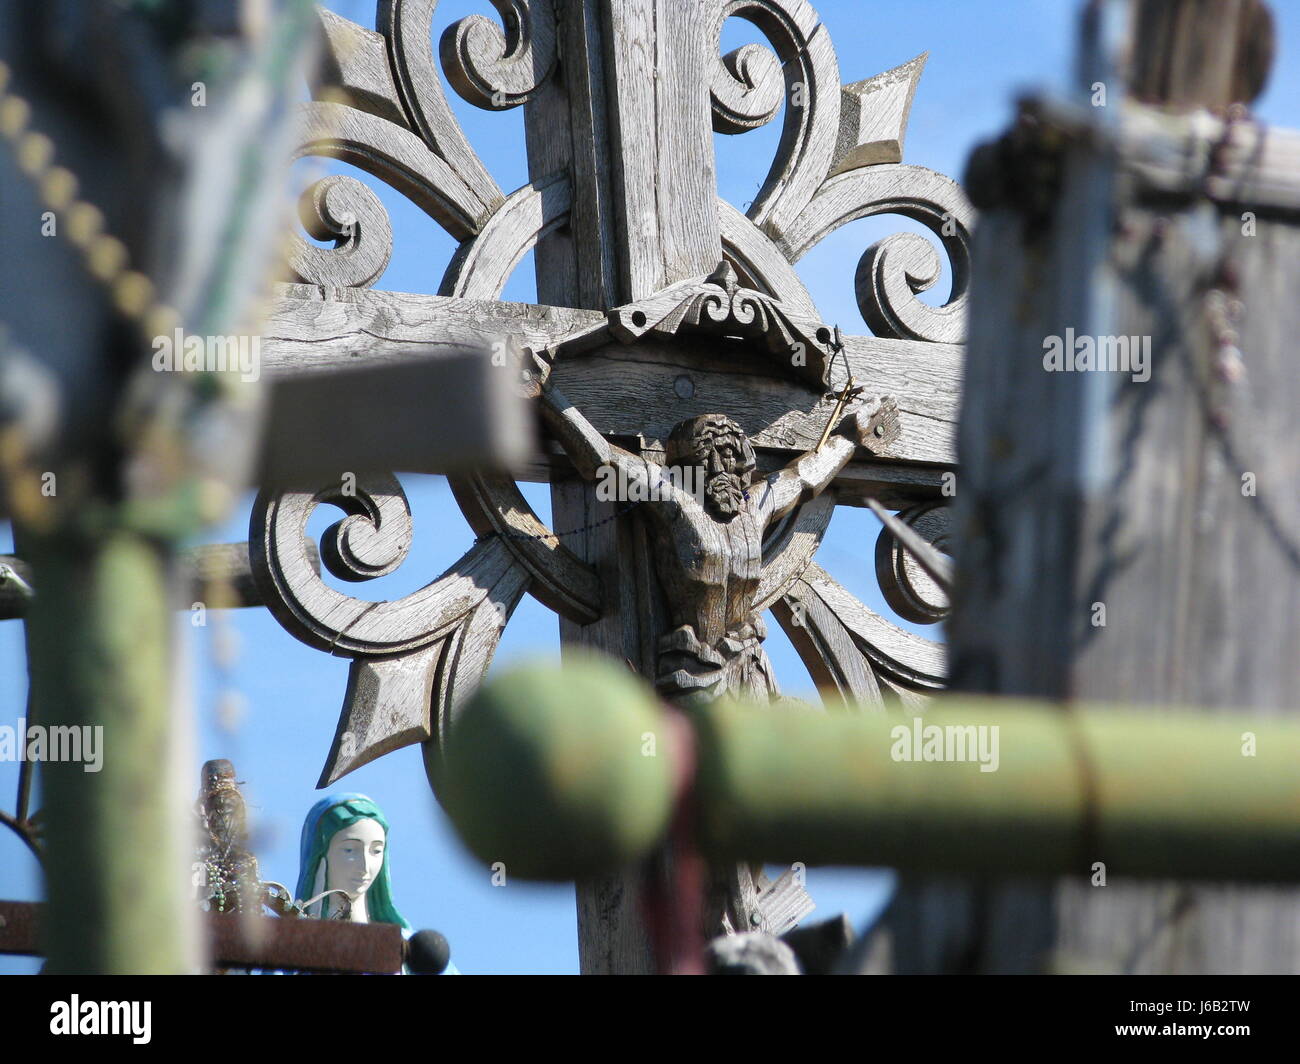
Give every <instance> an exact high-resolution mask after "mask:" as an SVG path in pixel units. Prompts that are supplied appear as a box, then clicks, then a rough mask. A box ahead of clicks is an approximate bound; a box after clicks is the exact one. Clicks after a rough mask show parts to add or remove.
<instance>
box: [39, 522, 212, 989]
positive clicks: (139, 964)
mask: <svg viewBox="0 0 1300 1064" xmlns="http://www.w3.org/2000/svg"><path fill="white" fill-rule="evenodd" d="M25 543H26V545H28V547H29V549H30V550H31V560H32V562H33V565H34V566H35V568H36V571H37V572H38V573H39V574H40V585H39V591H38V594H37V595H36V597H35V599H34V600H33V603H32V610H31V614H30V618H29V620H28V622H27V623H28V626H29V627H28V643H29V651H30V653H31V655H32V666H33V668H32V677H33V680H32V683H33V695H34V699H33V703H34V705H35V707H36V713H37V722H38V723H40V724H42V725H44V726H46V727H47V728H48V727H53V726H56V725H71V726H73V727H81V726H85V727H88V728H91V729H96V728H102V731H101V732H99V734H100V735H102V740H100V741H99V746H98V752H99V755H100V757H101V758H102V761H101V767H100V770H99V771H98V772H89V771H85V768H86V765H85V764H84V763H78V762H71V761H64V762H53V761H52V762H47V763H45V764H43V765H42V768H41V771H42V785H43V789H44V794H45V799H46V801H45V805H44V810H43V812H44V820H45V828H46V836H47V838H48V839H49V840H50V843H49V846H48V848H47V854H46V892H47V899H48V902H49V905H48V908H47V910H46V911H47V912H49V913H51V914H63V918H61V919H52V920H51V921H50V922H49V925H48V926H46V927H45V928H44V932H43V933H44V938H45V943H46V949H47V951H48V958H49V960H48V967H47V970H48V971H50V972H57V973H69V972H93V973H106V974H116V973H122V974H131V973H135V974H139V973H170V972H184V971H188V970H192V969H193V967H194V966H195V963H196V956H195V955H194V953H193V942H192V940H191V935H190V934H189V933H187V930H186V923H187V920H188V921H193V919H194V916H193V913H192V912H190V911H188V910H192V908H193V906H192V904H191V903H190V901H189V898H188V896H187V894H186V892H185V890H184V872H185V870H186V869H188V867H189V861H190V860H191V859H192V855H191V856H189V857H187V854H186V852H185V850H184V849H183V848H182V847H183V843H184V836H183V835H180V834H179V833H178V832H177V830H176V827H177V820H178V817H180V816H183V815H184V814H183V810H178V809H176V808H175V798H176V794H175V789H174V786H172V785H171V781H170V780H169V772H170V771H171V760H172V758H171V741H172V740H171V737H170V732H171V730H172V728H173V727H174V726H175V725H174V722H173V721H172V720H171V706H170V690H171V670H170V667H169V661H170V660H171V650H172V647H171V644H172V624H173V616H174V615H173V611H172V608H171V603H170V602H169V599H168V595H167V573H168V570H169V566H170V564H171V551H170V550H169V549H168V548H167V547H166V546H164V545H163V544H161V543H159V542H153V541H150V540H149V539H146V538H145V537H143V536H141V535H139V534H138V533H135V532H132V531H129V530H126V529H115V530H111V531H105V532H102V533H100V534H98V535H96V536H93V537H92V536H86V537H84V538H81V537H74V536H73V535H71V534H68V533H65V534H60V535H54V536H45V537H39V538H37V537H28V538H27V539H26V540H25ZM92 734H94V733H93V732H92ZM70 914H75V919H69V918H68V916H69V915H70Z"/></svg>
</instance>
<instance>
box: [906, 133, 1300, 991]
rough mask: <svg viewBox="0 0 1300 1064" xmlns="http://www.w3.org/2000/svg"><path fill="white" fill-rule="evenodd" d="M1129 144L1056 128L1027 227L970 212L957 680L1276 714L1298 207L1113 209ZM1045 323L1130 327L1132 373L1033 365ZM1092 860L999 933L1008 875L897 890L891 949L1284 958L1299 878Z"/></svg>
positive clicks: (1284, 665) (1137, 964)
mask: <svg viewBox="0 0 1300 1064" xmlns="http://www.w3.org/2000/svg"><path fill="white" fill-rule="evenodd" d="M1152 121H1153V122H1154V119H1152ZM1128 162H1131V159H1127V158H1125V157H1121V158H1119V159H1118V160H1115V161H1111V160H1110V159H1109V158H1108V157H1106V156H1095V155H1092V154H1091V153H1090V152H1089V151H1088V150H1087V149H1086V148H1085V147H1084V146H1083V145H1082V144H1079V143H1077V142H1076V143H1074V144H1073V145H1070V146H1067V148H1066V151H1065V155H1064V159H1063V162H1062V173H1063V175H1064V181H1063V186H1062V189H1061V192H1060V196H1059V199H1058V200H1057V201H1056V202H1055V203H1054V204H1052V206H1051V213H1050V216H1049V217H1048V218H1046V219H1043V220H1042V222H1043V224H1041V225H1038V226H1036V227H1033V226H1027V225H1026V222H1025V218H1024V216H1023V214H1022V213H1021V208H1022V206H1023V199H1024V197H1020V199H1021V201H1022V202H1021V203H1004V204H998V205H991V209H990V210H988V211H986V212H985V213H984V214H983V215H982V220H981V229H980V233H979V235H978V237H977V248H976V260H975V274H976V276H975V281H974V287H973V291H974V292H975V302H974V306H975V313H974V316H973V318H972V324H971V358H970V363H969V368H968V380H967V390H966V399H965V404H964V407H963V419H962V429H961V454H962V459H963V468H962V478H961V487H960V489H959V490H958V492H957V499H956V503H957V510H958V513H957V516H956V526H957V527H958V528H964V529H972V528H973V529H978V535H968V536H966V537H965V538H964V539H963V541H962V543H961V545H960V546H959V552H958V568H959V574H960V581H961V585H962V587H963V590H964V594H963V595H962V596H960V597H959V598H958V601H957V606H956V609H955V612H954V615H953V617H952V620H951V622H950V625H949V636H950V641H951V647H952V653H953V682H954V684H957V685H960V686H962V687H964V688H967V689H976V690H984V691H996V692H1003V693H1016V694H1041V695H1047V696H1050V697H1055V698H1061V699H1079V698H1089V699H1096V700H1108V701H1127V702H1137V703H1144V704H1151V705H1157V706H1164V705H1168V704H1176V703H1183V704H1188V705H1198V706H1202V707H1205V711H1206V712H1227V711H1229V710H1230V707H1235V706H1243V705H1244V706H1250V707H1253V708H1254V709H1255V710H1256V711H1257V712H1260V713H1278V714H1280V713H1284V712H1294V704H1295V690H1296V688H1297V685H1298V684H1300V659H1298V658H1297V656H1296V655H1295V654H1294V652H1293V648H1294V647H1295V646H1296V645H1300V613H1297V611H1296V608H1295V603H1296V602H1297V601H1298V600H1300V547H1297V542H1298V540H1297V535H1296V531H1295V530H1296V529H1297V528H1300V497H1298V496H1297V494H1296V491H1295V484H1296V482H1297V479H1298V478H1300V458H1298V457H1297V456H1298V455H1300V434H1298V433H1297V427H1296V422H1295V417H1294V412H1295V410H1296V408H1297V405H1298V404H1300V377H1297V375H1296V373H1295V370H1294V365H1293V362H1294V359H1293V357H1292V351H1291V348H1292V345H1291V342H1290V337H1291V335H1292V334H1293V333H1294V332H1295V328H1296V326H1297V325H1298V324H1300V316H1298V314H1297V309H1296V302H1295V299H1294V291H1293V289H1294V277H1295V276H1296V273H1297V271H1298V270H1300V228H1297V226H1296V225H1295V223H1294V220H1287V219H1285V218H1283V217H1274V218H1269V217H1266V215H1265V213H1264V212H1263V210H1262V209H1261V213H1260V215H1259V218H1258V221H1257V227H1256V228H1255V230H1254V231H1253V234H1252V235H1246V234H1245V233H1244V232H1243V226H1242V219H1241V217H1240V214H1239V211H1238V210H1237V209H1236V207H1235V206H1232V207H1228V208H1227V209H1223V210H1221V211H1220V210H1209V211H1207V210H1206V209H1205V207H1204V201H1201V203H1200V204H1199V205H1198V207H1197V209H1191V203H1188V205H1187V207H1185V208H1184V207H1182V205H1180V204H1174V205H1172V206H1171V205H1170V204H1169V203H1166V204H1164V205H1162V206H1160V207H1151V206H1145V205H1142V204H1141V203H1137V204H1134V203H1132V202H1128V203H1121V205H1120V206H1119V207H1118V208H1116V207H1115V206H1114V201H1113V199H1112V198H1111V193H1110V191H1109V190H1110V188H1111V187H1112V186H1111V181H1112V179H1113V177H1114V173H1115V168H1116V166H1119V167H1122V166H1124V165H1126V163H1128ZM1289 181H1290V194H1291V195H1295V194H1296V193H1297V192H1300V179H1297V178H1296V176H1295V174H1294V173H1293V174H1292V175H1291V177H1290V179H1289ZM1117 223H1119V224H1117ZM1067 329H1072V330H1074V333H1075V334H1076V335H1078V336H1083V335H1088V336H1092V337H1108V336H1119V337H1134V338H1136V339H1137V340H1138V341H1139V342H1141V341H1143V338H1145V339H1146V340H1149V342H1150V346H1149V348H1148V349H1147V350H1148V354H1149V362H1148V366H1147V368H1148V370H1149V378H1145V377H1144V376H1143V375H1141V374H1134V373H1119V372H1097V371H1091V372H1074V373H1070V372H1045V371H1044V364H1043V358H1044V352H1045V339H1046V338H1049V337H1053V336H1055V337H1061V338H1064V337H1065V336H1066V335H1067V334H1066V330H1067ZM1102 611H1104V612H1102ZM1241 741H1242V742H1243V743H1245V742H1246V737H1245V736H1243V737H1242V740H1241ZM1242 754H1243V756H1249V754H1248V752H1247V750H1246V749H1245V748H1244V747H1243V749H1242ZM1170 756H1171V757H1176V756H1178V754H1177V752H1176V751H1173V750H1171V751H1170ZM1186 800H1187V801H1188V802H1197V801H1206V800H1210V801H1213V800H1214V797H1213V795H1211V794H1205V793H1190V792H1189V793H1188V794H1187V795H1186ZM1106 860H1107V859H1106V855H1105V853H1104V852H1101V850H1100V849H1099V847H1097V846H1096V845H1090V846H1089V847H1088V848H1087V849H1086V850H1085V851H1084V852H1082V853H1081V854H1080V858H1079V869H1078V878H1076V879H1073V880H1070V881H1066V882H1063V883H1061V884H1059V885H1058V886H1056V887H1055V888H1052V889H1047V888H1044V889H1037V890H1032V891H1030V894H1031V895H1032V898H1031V900H1029V901H1028V903H1026V898H1025V895H1024V894H1023V893H1022V894H1021V895H1020V901H1021V903H1022V904H1023V911H1024V913H1025V916H1024V918H1023V919H1022V920H1021V921H1020V923H1019V927H1018V930H1017V934H1016V935H1015V936H1014V937H1012V938H1007V937H1002V938H999V937H998V936H997V935H994V934H992V933H989V934H981V932H980V930H979V929H980V927H981V926H990V927H991V926H992V924H991V921H992V920H993V916H994V914H995V913H996V912H998V911H1003V910H1005V906H1006V902H1007V899H1008V897H1009V894H1008V893H1007V892H1008V890H1009V889H1010V888H1003V887H1000V886H999V887H990V888H989V889H988V890H987V891H985V892H983V893H974V892H970V891H967V892H965V893H964V894H963V900H962V901H961V903H960V904H961V905H964V906H966V907H967V915H966V917H963V918H960V919H958V920H956V921H954V922H953V923H951V924H949V925H947V926H943V925H942V924H941V923H940V922H939V921H937V920H935V919H933V915H932V914H933V912H934V908H933V905H932V904H931V903H932V902H934V901H935V899H936V898H937V896H938V895H937V894H936V893H935V892H937V891H940V890H944V889H950V888H944V887H942V886H940V885H929V886H927V887H925V888H923V889H920V890H912V891H908V892H907V897H906V901H905V906H904V907H900V909H899V912H898V913H897V914H896V915H897V917H898V918H899V919H900V920H901V921H902V922H904V923H909V922H910V924H911V931H910V932H908V933H906V934H905V938H906V940H907V941H908V942H909V943H910V946H909V947H908V952H907V953H906V955H905V956H904V959H903V963H902V967H903V968H905V969H906V970H935V966H938V967H939V968H940V969H942V968H945V967H946V966H948V965H950V964H951V963H953V961H954V958H955V957H956V956H957V955H958V953H960V954H961V955H963V956H964V958H965V959H964V961H963V963H964V965H965V970H980V971H988V970H994V971H1013V970H1037V969H1042V968H1044V967H1047V968H1051V969H1052V970H1057V971H1099V972H1133V973H1155V972H1166V973H1180V974H1183V973H1211V972H1213V973H1283V972H1288V973H1294V972H1295V971H1297V970H1300V893H1298V892H1296V891H1294V890H1276V889H1268V890H1264V889H1244V888H1236V887H1213V888H1210V887H1202V886H1197V885H1191V884H1187V883H1169V884H1162V885H1159V886H1144V887H1137V886H1131V885H1126V884H1125V883H1124V877H1125V869H1124V866H1123V863H1122V862H1115V861H1111V862H1109V863H1106V867H1105V874H1106V876H1107V880H1106V883H1107V885H1105V886H1100V885H1092V883H1093V880H1092V876H1093V875H1094V874H1095V872H1096V869H1095V868H1094V867H1093V862H1094V861H1101V862H1106ZM944 904H945V905H946V906H947V908H948V911H949V912H950V913H951V912H953V911H955V908H956V906H957V905H958V903H957V902H955V901H953V900H952V898H951V896H949V898H948V901H947V902H945V903H944ZM927 908H928V910H929V914H927ZM904 910H906V911H904ZM982 921H984V924H983V925H982V923H981V922H982ZM918 927H919V928H922V929H923V930H922V931H920V932H919V933H918V932H917V928H918ZM900 941H901V940H900ZM1026 944H1030V945H1031V946H1032V948H1028V949H1027V948H1025V947H1026ZM958 947H960V948H958ZM949 970H950V969H949Z"/></svg>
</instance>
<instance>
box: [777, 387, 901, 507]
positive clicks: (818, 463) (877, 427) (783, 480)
mask: <svg viewBox="0 0 1300 1064" xmlns="http://www.w3.org/2000/svg"><path fill="white" fill-rule="evenodd" d="M900 432H901V428H900V426H899V423H898V404H897V403H895V401H894V399H893V397H892V396H885V397H883V398H880V399H870V400H868V401H867V402H866V403H864V404H863V405H862V406H860V407H859V408H858V409H856V410H853V411H850V412H849V413H848V414H845V415H844V420H843V421H841V422H840V424H839V428H838V431H836V432H835V433H832V434H831V436H830V438H829V439H827V441H826V442H825V444H823V445H822V447H821V449H820V450H814V451H805V452H804V453H803V454H801V455H800V456H799V457H798V458H796V459H795V460H794V461H793V462H791V463H790V464H789V465H788V466H786V467H785V468H784V469H780V470H778V471H777V472H775V473H773V474H772V475H771V476H769V477H768V478H767V479H766V480H764V481H763V483H762V484H760V485H758V487H757V491H756V499H755V502H756V504H757V505H756V507H755V510H756V514H757V516H758V517H759V518H760V521H761V523H762V524H764V525H766V524H769V523H770V522H772V521H775V520H777V519H778V518H780V517H784V516H785V515H786V514H787V513H789V512H790V511H791V510H793V509H794V508H795V507H796V506H798V505H799V504H800V503H804V502H808V501H809V500H810V499H814V498H816V497H817V496H818V495H820V494H821V493H822V492H823V491H824V490H825V489H826V487H827V486H828V485H829V484H830V482H831V481H832V480H834V479H835V477H836V476H838V475H839V472H840V470H841V469H843V468H844V467H845V466H846V465H847V464H848V462H849V459H850V458H852V457H853V452H854V451H855V450H856V449H857V448H858V447H865V448H867V450H869V451H871V452H872V453H873V454H880V453H882V452H884V451H885V450H886V449H887V448H888V447H890V446H891V445H892V444H893V443H895V442H896V441H897V439H898V437H899V434H900Z"/></svg>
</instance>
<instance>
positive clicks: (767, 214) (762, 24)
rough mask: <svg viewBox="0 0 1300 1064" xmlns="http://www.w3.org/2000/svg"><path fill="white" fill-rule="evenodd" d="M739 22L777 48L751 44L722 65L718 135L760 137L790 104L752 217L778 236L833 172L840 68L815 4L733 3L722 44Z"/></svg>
mask: <svg viewBox="0 0 1300 1064" xmlns="http://www.w3.org/2000/svg"><path fill="white" fill-rule="evenodd" d="M733 16H734V17H736V18H742V19H744V20H745V21H747V22H750V23H753V25H755V26H757V27H758V29H759V30H760V31H761V32H762V33H763V35H764V36H765V37H766V38H767V39H768V40H769V41H770V42H771V44H772V48H771V49H768V48H764V47H763V46H762V45H757V44H749V45H745V46H744V47H742V48H738V49H736V50H735V51H734V52H729V53H727V55H726V56H721V57H719V59H718V61H717V63H716V65H715V67H714V70H713V78H712V82H711V85H710V90H711V92H710V96H711V102H712V107H713V128H714V129H715V130H717V131H718V132H719V133H732V134H734V133H743V132H745V131H746V130H750V129H755V128H757V127H758V126H761V125H763V124H764V123H766V122H770V121H771V120H772V119H773V118H774V117H776V113H777V111H778V110H779V109H780V106H781V101H782V100H783V99H784V100H785V101H786V104H787V106H786V108H785V124H784V128H783V131H782V135H781V146H780V149H779V150H778V152H777V156H776V158H775V159H774V160H773V161H772V168H771V169H770V170H769V171H768V175H767V179H766V180H765V181H764V183H763V187H762V189H760V191H759V193H758V195H757V196H756V197H755V198H754V202H753V203H752V204H751V205H750V208H749V211H748V215H749V217H750V219H751V220H752V221H753V222H754V224H755V225H757V226H759V227H760V228H762V229H763V230H764V231H766V232H767V233H769V235H777V234H779V233H781V232H782V231H783V230H784V229H785V227H786V225H787V224H789V223H790V222H791V221H793V220H794V218H795V217H796V216H797V215H798V214H799V212H800V211H801V210H803V208H804V207H805V206H806V205H807V203H808V201H809V200H810V199H812V197H813V195H814V194H815V193H816V191H817V189H818V187H819V186H820V185H821V183H822V181H823V180H825V178H826V175H827V173H828V172H829V171H830V166H831V161H832V158H833V156H834V152H835V145H836V136H837V133H838V131H839V123H840V73H839V64H838V63H837V62H836V60H835V52H834V50H833V49H832V48H831V47H830V45H829V41H828V40H827V34H826V29H825V27H824V26H823V25H822V24H821V20H820V19H819V18H818V16H817V12H816V11H814V10H813V8H812V5H810V4H809V3H808V2H807V0H727V2H726V3H724V4H722V5H721V8H720V11H719V15H718V21H717V23H716V25H715V34H714V36H715V40H716V41H720V40H721V36H722V24H723V23H724V22H725V21H726V20H727V19H728V18H731V17H733ZM715 47H717V48H718V49H719V51H720V50H721V49H720V46H719V45H715ZM773 52H775V54H773Z"/></svg>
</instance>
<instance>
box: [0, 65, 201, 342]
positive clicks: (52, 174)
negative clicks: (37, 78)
mask: <svg viewBox="0 0 1300 1064" xmlns="http://www.w3.org/2000/svg"><path fill="white" fill-rule="evenodd" d="M10 80H11V72H10V70H9V66H8V64H6V63H4V62H0V137H2V138H3V139H4V140H6V141H8V142H9V144H10V145H11V146H12V148H13V151H14V155H15V158H16V160H17V163H18V168H19V169H20V170H21V171H22V172H23V173H24V174H26V175H27V177H28V178H30V179H31V181H32V183H33V184H34V185H35V186H36V191H37V194H38V195H39V196H40V199H41V202H42V203H43V204H44V205H45V206H46V207H48V208H50V210H53V211H57V212H60V213H61V214H63V215H64V218H65V224H64V225H63V226H62V227H61V229H56V232H59V231H62V232H63V233H64V234H65V235H66V237H67V239H68V242H69V243H71V244H72V246H73V247H75V248H76V249H77V250H78V251H80V252H81V256H82V263H83V264H84V265H85V268H86V272H87V273H89V274H90V275H91V276H92V277H93V278H95V280H97V281H99V282H100V284H102V285H103V286H104V288H105V289H106V290H107V291H108V293H109V296H110V297H111V299H112V301H113V306H114V307H116V308H117V310H118V311H119V312H120V313H121V314H122V315H123V316H124V317H126V318H127V319H128V320H130V321H133V322H135V323H136V324H137V325H138V326H139V328H140V329H141V331H142V332H143V333H144V335H145V336H146V337H153V336H164V335H170V334H171V333H172V331H173V330H174V329H175V328H176V327H177V326H178V325H179V324H180V315H179V314H177V313H176V311H175V310H173V309H172V308H171V307H169V306H166V305H165V304H162V303H159V302H157V300H156V293H155V291H154V285H153V282H152V281H151V280H149V278H148V277H146V276H145V275H144V274H143V273H141V272H140V271H139V270H133V269H131V268H130V253H129V252H128V251H127V247H126V245H125V244H124V243H122V241H120V240H118V239H117V237H115V236H112V235H110V234H109V233H106V232H104V214H103V212H102V211H101V210H100V209H99V208H98V207H96V206H95V205H94V204H93V203H88V202H86V201H85V200H83V199H78V198H77V187H78V186H77V177H76V175H75V174H74V173H73V172H72V171H71V170H69V169H67V168H66V167H63V166H56V165H55V164H54V142H53V141H52V140H51V139H50V138H49V137H47V136H46V135H45V134H44V133H39V132H37V131H36V130H33V129H29V128H28V122H29V120H30V118H31V113H32V109H31V106H30V105H29V104H28V103H27V101H26V100H25V99H23V98H22V97H21V96H19V95H18V94H17V93H14V92H11V91H10V89H9V83H10Z"/></svg>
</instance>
